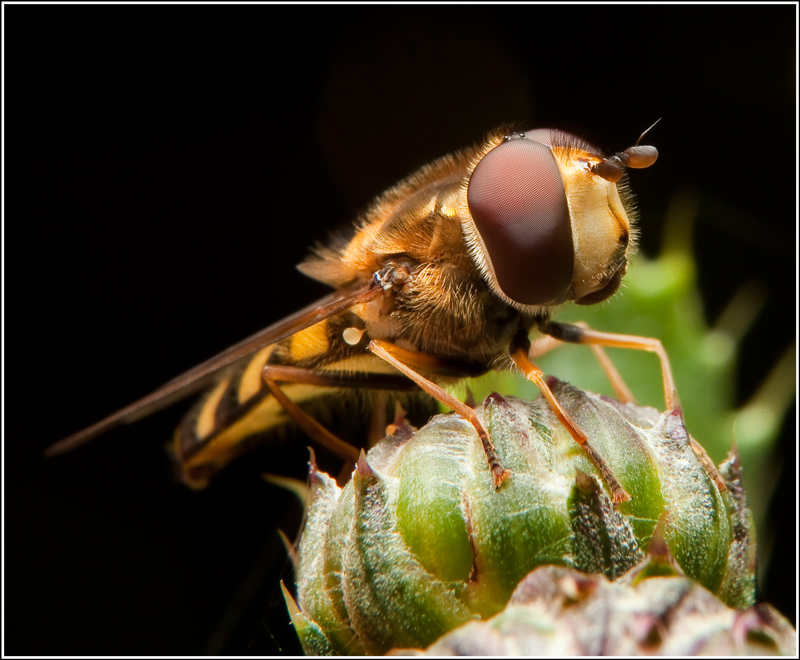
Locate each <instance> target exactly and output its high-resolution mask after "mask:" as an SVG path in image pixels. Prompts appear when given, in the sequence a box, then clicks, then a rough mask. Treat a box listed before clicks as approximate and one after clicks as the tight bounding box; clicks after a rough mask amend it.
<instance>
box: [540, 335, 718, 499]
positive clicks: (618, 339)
mask: <svg viewBox="0 0 800 660" xmlns="http://www.w3.org/2000/svg"><path fill="white" fill-rule="evenodd" d="M539 329H540V330H541V331H542V332H543V333H545V334H546V335H549V336H551V337H554V338H556V339H558V340H560V341H564V342H569V343H572V344H587V345H590V346H611V347H614V348H633V349H636V350H639V351H650V352H652V353H655V354H656V355H658V358H659V360H661V376H662V379H663V382H664V401H665V403H666V408H667V410H675V409H676V408H679V407H680V403H679V401H678V392H677V390H676V389H675V379H674V378H673V377H672V368H671V367H670V365H669V357H668V356H667V352H666V351H665V350H664V346H663V345H662V344H661V342H660V341H659V340H658V339H655V338H654V337H640V336H638V335H619V334H616V333H613V332H601V331H599V330H591V329H590V328H587V327H585V326H580V325H571V324H568V323H556V322H555V321H544V322H542V323H540V324H539ZM689 438H690V443H691V446H692V449H693V450H694V453H695V454H696V455H697V457H698V458H699V459H700V462H701V463H702V464H703V467H704V468H705V470H706V473H707V474H708V476H709V477H711V479H712V481H714V483H715V484H716V485H717V487H718V488H719V489H720V490H725V481H724V480H723V479H722V476H721V475H720V473H719V471H718V470H717V467H716V466H715V465H714V461H712V460H711V457H710V456H709V455H708V454H707V453H706V450H705V449H703V447H702V446H701V445H700V444H699V443H698V442H697V441H696V440H695V439H694V438H692V437H691V436H689Z"/></svg>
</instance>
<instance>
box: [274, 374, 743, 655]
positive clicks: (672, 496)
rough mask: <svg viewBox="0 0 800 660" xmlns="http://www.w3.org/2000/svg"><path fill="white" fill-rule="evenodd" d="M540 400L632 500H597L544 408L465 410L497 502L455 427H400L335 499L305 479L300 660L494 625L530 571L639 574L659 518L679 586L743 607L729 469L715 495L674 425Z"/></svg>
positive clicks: (515, 403)
mask: <svg viewBox="0 0 800 660" xmlns="http://www.w3.org/2000/svg"><path fill="white" fill-rule="evenodd" d="M553 392H554V393H555V395H556V397H557V398H558V400H559V402H560V403H561V405H562V406H563V407H564V409H565V410H566V412H567V413H568V414H569V415H570V416H571V417H572V418H573V419H574V420H575V421H576V422H577V423H578V425H579V426H580V427H581V428H582V429H583V430H584V431H586V433H587V435H588V437H589V438H590V440H591V442H592V444H593V446H594V448H595V449H596V450H597V452H598V453H599V454H600V455H601V456H602V457H603V458H604V459H605V462H606V463H607V464H608V465H609V467H610V469H611V471H612V472H613V474H614V475H615V476H616V477H617V479H618V480H619V481H620V483H621V484H622V487H623V488H624V489H625V490H626V491H627V492H628V493H629V494H630V495H631V500H630V501H628V502H623V503H621V504H617V505H615V504H613V503H612V501H611V496H610V493H609V490H608V486H607V484H605V483H604V482H603V479H602V475H601V474H600V472H599V470H598V469H597V467H596V466H595V464H594V463H593V462H592V461H591V460H590V459H589V457H588V455H587V454H586V453H585V451H584V450H583V449H582V448H581V447H580V446H579V445H578V444H577V443H576V442H575V441H574V440H573V439H572V437H571V436H570V434H569V433H568V432H567V430H566V429H564V428H563V426H562V425H561V424H560V423H559V422H558V420H557V419H556V418H555V415H554V414H553V412H552V410H551V408H550V407H549V405H548V404H547V403H546V402H545V401H544V400H543V399H537V400H535V401H530V402H529V401H523V400H519V399H516V398H511V397H509V398H508V399H503V398H502V397H500V396H499V395H496V394H494V395H491V396H489V397H488V398H487V399H486V401H485V402H484V403H483V405H482V406H480V407H479V408H477V410H476V412H477V413H478V415H479V417H480V418H481V419H482V421H483V423H484V425H485V427H486V428H487V429H488V431H489V433H490V435H491V437H492V440H493V442H494V444H495V448H496V450H497V454H498V456H499V458H500V461H501V462H502V464H503V465H504V467H507V468H510V469H511V470H512V472H513V474H512V476H511V478H510V479H508V480H507V481H506V482H505V483H503V485H502V486H501V487H500V488H499V489H497V490H495V488H494V485H493V482H492V477H491V473H490V471H489V469H488V467H487V464H486V456H485V454H484V451H483V449H482V446H481V443H480V441H479V439H478V437H477V435H476V433H475V430H474V428H473V427H472V425H471V424H469V423H468V422H467V421H465V420H464V419H462V418H461V417H459V416H457V415H454V414H449V415H438V416H436V417H434V418H433V419H432V420H431V421H430V423H428V424H427V425H426V426H425V427H424V428H422V429H420V430H419V431H417V432H416V433H412V432H411V430H410V429H409V427H402V426H401V427H400V428H399V429H398V432H397V433H395V434H394V435H391V436H388V437H387V438H385V439H384V440H382V441H381V442H380V443H379V444H378V445H377V446H376V447H375V448H373V449H372V450H371V451H370V452H369V454H368V455H367V456H363V455H362V457H361V459H360V460H359V462H358V465H357V466H356V470H355V472H354V473H353V478H352V480H351V481H350V483H349V484H348V485H347V486H345V488H344V489H339V487H338V486H337V485H336V483H335V482H334V481H333V480H332V479H330V478H329V477H328V476H327V475H324V474H322V473H319V472H316V471H315V470H312V495H313V496H312V501H311V504H310V506H309V510H308V520H307V523H306V529H305V531H304V534H303V537H302V539H301V543H300V549H299V551H300V560H299V565H298V571H297V573H298V574H297V586H298V605H299V609H298V608H295V609H294V610H293V611H292V618H293V621H294V623H295V626H296V628H297V631H298V634H299V635H300V638H301V641H302V642H303V645H304V648H305V650H306V652H307V653H310V654H312V653H313V654H320V653H335V654H363V653H370V654H377V653H385V652H387V651H389V650H391V649H393V648H403V647H408V648H424V647H426V646H429V645H430V644H433V643H434V642H435V641H436V640H437V639H439V638H440V637H442V636H443V635H445V634H446V633H448V632H449V631H451V630H453V629H455V628H457V627H458V626H461V625H463V624H465V623H467V622H469V621H471V620H477V619H483V620H487V619H490V618H491V617H493V616H495V615H497V614H498V613H499V612H501V611H502V610H503V608H505V607H506V605H507V604H508V602H509V599H510V598H511V596H512V593H514V590H515V589H517V587H518V585H519V584H520V582H521V581H522V580H523V579H524V578H525V577H526V575H528V574H529V573H530V572H531V571H533V570H534V569H536V568H537V567H541V566H547V565H551V566H552V565H556V566H562V567H565V568H569V569H571V570H577V571H580V572H581V573H584V574H595V575H600V576H603V577H602V580H614V579H616V578H619V577H620V576H622V575H626V574H628V572H629V571H630V570H631V569H632V568H633V567H634V566H636V565H637V564H639V563H640V562H641V561H642V558H643V557H644V556H645V554H646V552H647V551H648V548H649V546H650V544H651V540H652V539H653V537H654V533H655V531H656V528H657V525H658V524H659V521H661V525H662V527H663V539H664V543H665V545H666V547H667V548H668V549H669V552H670V554H671V556H672V557H674V561H675V564H676V566H677V567H679V570H680V572H681V574H683V575H685V576H686V579H691V580H692V581H693V582H692V583H693V584H694V583H697V584H699V585H702V587H704V588H705V589H706V590H708V591H709V592H710V593H711V594H714V595H716V596H717V597H719V598H720V599H722V602H723V603H724V605H727V606H731V607H736V608H744V607H749V606H751V605H752V604H753V601H754V563H755V561H754V556H755V555H754V553H755V541H754V529H753V525H752V521H751V516H750V514H749V511H748V509H747V504H746V499H745V496H744V492H743V490H742V488H741V479H740V476H741V475H740V471H739V467H738V462H737V460H736V457H735V456H731V457H730V458H729V460H728V461H727V462H726V463H724V464H723V465H722V466H721V477H719V475H715V476H716V478H717V479H721V480H722V481H724V484H725V489H724V490H723V491H722V492H720V490H719V488H718V486H717V485H716V484H715V481H714V479H712V478H711V477H710V476H709V474H708V471H712V473H713V472H714V468H713V466H711V465H707V466H706V467H704V465H703V462H702V461H701V459H700V458H699V457H698V452H699V453H700V454H701V455H702V450H700V449H699V446H697V447H695V448H693V444H695V445H696V443H694V441H693V440H692V439H691V438H690V436H689V435H688V433H687V432H686V428H685V426H684V424H683V421H682V419H681V417H680V415H679V414H677V413H675V412H668V413H661V414H660V413H658V412H657V411H656V410H654V409H652V408H642V407H639V406H636V405H633V404H621V403H619V402H616V401H613V400H611V399H608V398H606V397H601V396H598V395H594V394H589V393H586V392H582V391H580V390H577V389H575V388H573V387H572V386H570V385H567V384H565V383H555V385H554V386H553ZM597 579H600V578H599V577H598V578H597ZM682 579H683V578H682ZM290 609H291V608H290Z"/></svg>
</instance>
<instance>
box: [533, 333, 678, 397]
mask: <svg viewBox="0 0 800 660" xmlns="http://www.w3.org/2000/svg"><path fill="white" fill-rule="evenodd" d="M539 330H541V331H542V332H543V333H544V334H546V335H549V336H551V337H554V338H555V339H558V340H559V341H563V342H568V343H570V344H587V345H590V346H611V347H614V348H633V349H636V350H639V351H650V352H652V353H655V354H656V355H658V359H659V360H661V376H662V379H663V382H664V401H665V403H666V406H667V410H675V408H677V407H678V406H679V405H680V404H679V402H678V393H677V391H676V390H675V380H674V378H673V377H672V368H671V367H670V366H669V357H667V352H666V351H665V350H664V346H663V345H662V344H661V342H660V341H659V340H658V339H655V338H654V337H639V336H638V335H618V334H615V333H613V332H600V331H598V330H592V329H591V328H587V327H585V326H581V325H571V324H569V323H556V322H555V321H544V322H542V323H540V324H539Z"/></svg>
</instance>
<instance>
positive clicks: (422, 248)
mask: <svg viewBox="0 0 800 660" xmlns="http://www.w3.org/2000/svg"><path fill="white" fill-rule="evenodd" d="M651 128H652V126H651ZM649 130H650V129H648V131H649ZM646 133H647V131H645V132H644V133H642V136H640V138H639V140H637V142H636V144H635V145H634V146H633V147H630V148H628V149H626V150H625V151H623V152H619V153H616V154H614V155H611V156H608V157H605V156H603V155H602V154H601V153H600V152H599V151H598V149H596V148H595V147H594V146H592V145H591V144H589V143H588V142H586V141H584V140H582V139H580V138H578V137H576V136H574V135H572V134H570V133H567V132H565V131H561V130H556V129H536V130H531V131H527V132H524V133H520V132H511V131H509V130H503V129H500V130H497V131H494V132H493V133H491V134H489V135H488V136H487V137H486V139H485V140H484V141H483V142H482V143H481V144H479V145H477V146H474V147H472V148H467V149H464V150H462V151H458V152H456V153H454V154H451V155H448V156H445V157H443V158H440V159H439V160H436V161H434V162H433V163H431V164H429V165H427V166H425V167H423V168H422V169H420V170H419V171H417V172H416V173H414V174H412V175H411V176H409V177H408V178H406V179H405V180H403V181H401V182H400V183H398V184H397V185H396V186H394V187H393V188H391V189H389V190H388V191H386V192H385V193H383V194H382V195H380V196H379V197H378V198H377V199H376V200H375V201H374V202H373V203H372V205H371V207H370V208H369V209H368V210H367V211H366V213H365V214H364V215H363V217H362V218H361V219H360V221H359V222H358V224H357V229H356V232H355V235H354V236H353V238H352V239H351V240H349V241H340V242H338V243H334V244H333V245H330V246H326V247H317V248H316V250H315V251H314V253H313V255H312V256H311V257H310V258H309V259H308V260H307V261H305V262H304V263H302V264H300V265H299V266H298V268H299V269H300V271H301V272H303V273H304V274H306V275H308V276H310V277H312V278H314V279H316V280H319V281H321V282H323V283H325V284H327V285H330V286H332V287H333V288H334V289H335V291H334V292H333V293H331V294H330V295H328V296H326V297H324V298H322V299H321V300H319V301H317V302H316V303H314V304H313V305H311V306H309V307H307V308H305V309H303V310H301V311H299V312H297V313H296V314H294V315H292V316H289V317H288V318H286V319H284V320H282V321H279V322H278V323H275V324H274V325H271V326H269V327H268V328H266V329H264V330H262V331H261V332H259V333H257V334H256V335H253V336H252V337H250V338H248V339H246V340H244V341H242V342H240V343H239V344H237V345H235V346H233V347H231V348H229V349H228V350H226V351H224V352H223V353H221V354H219V355H217V356H216V357H214V358H212V359H210V360H208V361H207V362H204V363H203V364H200V365H199V366H197V367H195V368H194V369H191V370H190V371H188V372H186V373H184V374H183V375H181V376H179V377H177V378H175V379H174V380H172V381H170V382H168V383H167V384H165V385H164V386H163V387H161V388H160V389H158V390H157V391H155V392H153V393H152V394H150V395H148V396H146V397H144V398H143V399H140V400H139V401H136V402H134V403H133V404H131V405H129V406H127V407H125V408H123V409H122V410H120V411H118V412H116V413H115V414H113V415H111V416H109V417H107V418H105V419H103V420H102V421H100V422H98V423H97V424H95V425H93V426H91V427H89V428H87V429H85V430H83V431H80V432H78V433H76V434H74V435H72V436H70V437H68V438H66V439H64V440H62V441H61V442H59V443H57V444H55V445H53V446H52V447H50V449H49V450H48V453H49V454H57V453H61V452H63V451H67V450H69V449H71V448H73V447H75V446H77V445H79V444H81V443H83V442H85V441H87V440H89V439H91V438H93V437H95V436H97V435H99V434H101V433H104V432H105V431H107V430H109V429H110V428H112V427H114V426H116V425H118V424H122V423H129V422H132V421H135V420H136V419H139V418H141V417H144V416H146V415H148V414H150V413H152V412H155V411H156V410H159V409H161V408H163V407H166V406H167V405H170V404H172V403H173V402H175V401H177V400H179V399H182V398H184V397H186V396H188V395H191V394H193V393H195V392H197V391H199V390H201V389H203V388H206V387H210V390H209V392H208V394H207V395H206V397H205V399H203V400H202V401H201V402H200V403H199V405H197V406H196V407H195V408H194V410H193V411H192V412H191V413H190V414H189V415H188V416H187V417H186V418H185V419H184V421H183V422H182V423H181V425H180V426H179V428H178V429H177V431H176V433H175V439H174V449H175V454H176V456H177V459H178V462H179V464H180V467H181V472H182V477H183V480H184V481H185V482H186V483H187V484H189V485H190V486H193V487H197V488H202V487H204V486H205V485H207V484H208V482H209V480H210V478H211V477H212V476H213V475H214V474H215V473H216V472H217V471H218V470H220V469H221V468H222V467H224V466H225V465H226V464H227V463H229V462H230V461H231V460H233V459H234V458H235V457H237V456H238V455H239V454H241V453H242V452H243V451H244V449H245V447H246V445H247V441H248V439H250V438H252V437H253V436H255V435H258V434H262V433H263V432H265V431H269V430H271V429H274V428H276V427H277V426H279V425H282V424H284V423H286V422H288V421H289V420H293V421H295V422H296V423H297V424H298V425H299V426H300V427H301V428H302V429H303V431H305V432H306V433H307V434H308V435H309V436H311V437H312V438H313V439H315V440H317V441H318V442H320V443H321V444H323V445H325V446H327V447H329V448H332V449H333V450H334V451H336V452H338V453H340V454H341V455H343V456H344V457H346V458H348V459H350V460H355V458H356V457H357V452H356V449H355V448H354V447H353V446H352V445H349V444H347V443H345V442H344V441H342V440H340V439H338V438H337V437H336V436H334V435H333V434H331V433H330V432H329V431H328V430H327V429H326V428H325V427H323V426H322V425H321V424H320V423H319V422H317V421H316V420H315V419H314V418H313V417H311V416H310V415H309V414H308V413H307V412H306V411H305V410H304V409H303V408H302V407H301V405H300V404H303V403H304V402H307V401H309V400H312V399H315V398H317V397H319V396H321V395H323V394H331V393H337V392H341V391H342V390H353V391H359V392H365V391H366V392H381V391H384V392H385V391H388V392H395V393H397V392H404V391H409V390H414V391H419V390H420V389H421V390H423V391H424V392H427V393H428V394H429V395H431V396H432V397H433V398H435V399H437V400H438V401H439V402H441V403H443V404H445V405H447V406H448V407H450V408H451V409H453V410H454V411H455V412H457V413H458V414H460V415H462V416H463V417H465V418H466V419H467V420H469V421H470V422H471V423H472V425H473V426H474V428H475V431H476V433H477V435H478V438H479V439H480V441H481V443H482V445H483V449H484V451H485V453H486V459H487V463H488V465H489V469H490V470H491V475H492V478H493V481H494V485H495V487H500V486H501V484H502V483H503V481H504V480H505V479H507V478H508V477H509V476H510V475H511V473H510V471H509V470H507V469H506V468H504V467H503V465H502V461H501V460H500V458H499V457H498V456H497V454H496V452H495V450H494V447H493V445H492V441H491V438H490V437H489V434H488V433H487V431H486V430H485V429H484V427H483V425H482V424H481V422H480V420H479V419H478V417H477V415H476V414H475V413H474V412H473V410H472V408H471V407H470V406H469V405H467V404H465V403H463V402H461V401H460V400H459V399H457V398H456V397H454V396H452V395H451V394H450V393H449V392H447V391H446V390H445V389H444V387H443V386H446V385H448V384H451V383H454V382H457V381H460V380H463V379H465V378H468V377H474V376H478V375H481V374H483V373H486V372H487V371H490V370H495V369H497V370H515V369H516V370H518V371H519V372H521V373H522V375H523V376H525V377H526V378H527V379H529V380H531V381H532V382H534V383H535V384H536V385H537V386H538V387H539V389H540V390H541V391H542V393H543V395H544V396H545V397H546V399H547V401H548V402H549V404H550V406H551V407H552V409H553V411H554V413H555V414H556V416H557V417H558V419H559V420H560V421H561V423H562V424H563V425H564V426H565V427H566V428H567V429H568V431H569V432H570V433H571V435H572V436H573V438H575V440H576V441H577V442H578V443H579V444H580V445H581V446H582V447H583V448H584V450H585V451H586V452H587V453H588V454H589V456H590V457H591V459H592V461H593V462H594V463H595V464H596V465H597V466H598V468H599V469H600V471H601V473H602V475H603V477H604V479H605V480H606V483H607V484H608V486H609V488H610V490H611V493H612V497H613V499H614V501H617V502H620V501H624V500H627V499H630V496H629V495H628V494H627V493H626V492H625V490H624V489H623V488H622V486H621V485H620V483H619V482H618V480H617V479H616V477H615V476H614V475H613V473H612V472H611V470H610V468H609V467H608V466H607V464H606V462H605V460H604V459H603V457H602V456H600V455H599V454H598V453H597V452H596V451H595V449H594V448H593V446H592V444H591V442H590V441H589V439H588V438H587V436H586V434H585V433H584V432H583V431H582V430H581V429H580V427H578V426H577V425H576V424H575V422H574V421H573V420H572V419H571V418H570V417H569V415H567V413H566V412H565V411H564V410H563V409H562V408H561V406H560V405H559V403H558V401H557V400H556V399H555V397H554V396H553V394H552V392H551V390H550V388H549V386H548V385H547V382H546V380H545V378H544V375H543V373H542V372H541V370H539V369H538V368H537V367H536V366H535V365H534V364H533V362H532V361H531V354H529V352H530V350H531V341H530V338H529V336H530V335H531V333H532V332H533V331H535V330H538V331H539V332H541V333H543V334H544V335H546V336H550V337H552V338H555V339H556V340H559V341H562V342H574V343H582V344H589V345H593V346H597V347H599V346H616V347H626V348H635V349H641V350H647V351H653V352H655V353H657V355H658V356H659V358H660V361H661V369H662V376H663V383H664V395H665V400H666V405H667V408H668V409H673V408H674V407H675V403H676V399H675V394H674V382H673V378H672V373H671V370H670V366H669V362H668V359H667V356H666V353H665V351H664V349H663V348H662V346H661V343H660V342H659V341H658V340H657V339H650V338H646V337H638V336H628V335H618V334H610V333H605V332H597V331H593V330H590V329H587V328H584V327H581V326H577V325H566V324H561V323H556V322H554V321H551V320H550V317H551V315H552V313H553V312H554V310H555V309H556V308H557V307H558V306H560V305H562V304H563V303H568V302H574V303H576V304H578V305H591V304H595V303H599V302H601V301H603V300H606V299H607V298H609V297H610V296H611V295H612V294H614V292H615V291H616V290H617V288H618V287H619V286H620V282H621V280H622V277H623V275H624V274H625V272H626V269H627V264H628V257H629V255H630V254H632V252H633V250H634V249H635V243H636V241H635V239H636V233H635V214H634V211H633V199H632V195H631V193H630V191H629V188H628V183H627V177H626V176H625V170H626V168H628V167H633V168H645V167H649V166H650V165H652V164H653V163H654V162H655V160H656V158H657V156H658V152H657V151H656V149H655V148H654V147H652V146H639V141H641V139H642V137H644V135H645V134H646Z"/></svg>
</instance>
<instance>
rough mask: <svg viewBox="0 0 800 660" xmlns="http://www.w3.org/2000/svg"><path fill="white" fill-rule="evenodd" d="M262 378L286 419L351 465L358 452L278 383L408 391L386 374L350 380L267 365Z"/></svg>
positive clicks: (402, 382) (403, 383)
mask: <svg viewBox="0 0 800 660" xmlns="http://www.w3.org/2000/svg"><path fill="white" fill-rule="evenodd" d="M262 377H263V378H264V381H265V382H266V384H267V387H268V388H269V391H270V393H271V394H272V396H274V397H275V400H276V401H277V402H278V403H279V404H280V405H281V406H282V407H283V409H284V410H285V411H286V413H287V414H288V415H289V417H291V418H292V420H294V422H295V423H296V424H297V425H298V426H299V427H300V428H301V429H302V430H303V431H304V432H305V433H306V435H308V436H309V437H310V438H312V439H313V440H316V441H317V442H318V443H319V444H320V445H322V446H323V447H326V448H327V449H330V450H331V451H333V452H334V453H336V454H338V455H339V456H341V457H342V458H344V459H345V460H347V461H350V462H352V463H355V462H356V461H357V460H358V455H359V451H360V450H358V449H356V448H355V447H354V446H353V445H351V444H349V443H348V442H345V441H344V440H342V439H341V438H339V437H337V436H336V435H334V434H333V433H331V432H330V431H329V430H328V429H326V428H325V427H324V426H323V425H322V424H320V423H319V422H318V421H317V420H316V419H314V418H313V417H312V416H311V415H309V414H308V413H307V412H305V411H304V410H303V409H302V408H301V407H300V406H298V405H297V404H296V403H295V402H294V401H292V400H291V399H290V398H289V397H288V396H287V395H286V393H285V392H284V391H283V390H282V389H281V388H280V385H279V384H278V383H301V384H306V385H316V386H318V387H332V388H344V389H346V388H358V389H377V390H392V391H403V390H408V389H410V388H409V382H408V381H407V380H406V379H405V378H399V377H397V376H392V375H387V374H370V373H367V374H355V375H352V376H348V375H340V374H335V373H325V372H323V371H319V370H314V369H306V368H303V367H295V366H288V365H273V364H268V365H266V366H265V367H264V370H263V372H262Z"/></svg>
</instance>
